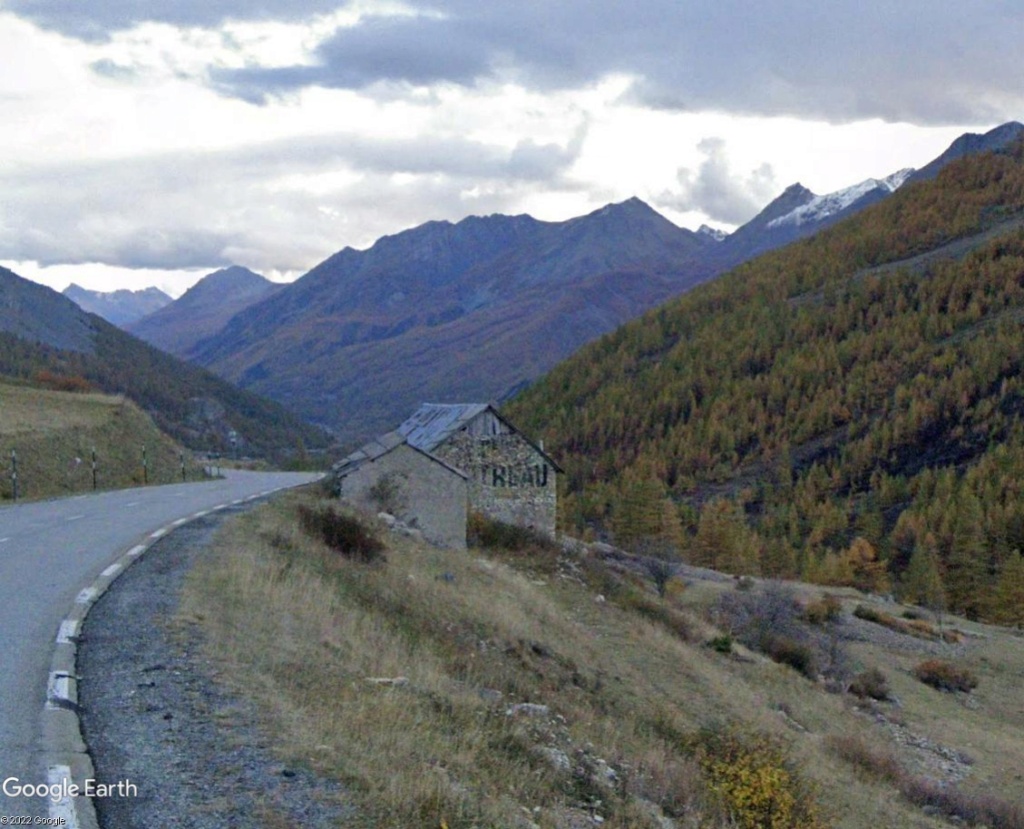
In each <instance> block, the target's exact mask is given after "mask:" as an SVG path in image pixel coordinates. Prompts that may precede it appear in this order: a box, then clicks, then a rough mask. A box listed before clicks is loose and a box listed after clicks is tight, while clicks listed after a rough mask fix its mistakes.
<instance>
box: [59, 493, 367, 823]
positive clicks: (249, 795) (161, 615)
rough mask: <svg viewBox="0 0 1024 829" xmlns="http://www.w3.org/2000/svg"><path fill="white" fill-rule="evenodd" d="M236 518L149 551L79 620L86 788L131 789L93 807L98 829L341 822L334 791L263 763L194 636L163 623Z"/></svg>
mask: <svg viewBox="0 0 1024 829" xmlns="http://www.w3.org/2000/svg"><path fill="white" fill-rule="evenodd" d="M238 511H239V510H225V511H223V512H222V513H220V514H218V515H215V516H209V517H207V518H203V519H200V520H197V521H193V522H191V523H189V524H187V525H185V526H183V527H181V528H179V529H178V530H176V531H175V532H173V533H171V534H170V535H168V536H166V537H165V538H163V539H161V540H160V541H159V542H157V543H156V544H154V545H153V546H152V547H151V548H150V549H149V551H148V552H147V553H146V555H145V556H143V557H142V558H141V559H140V560H139V561H137V562H136V563H135V564H133V565H132V566H131V567H130V568H129V569H128V570H127V571H126V572H125V573H124V574H123V575H122V576H121V577H120V578H118V580H117V581H116V582H115V583H114V584H113V585H112V586H111V588H110V590H109V591H107V593H106V594H105V595H104V596H103V597H102V598H101V599H100V600H99V601H97V603H96V604H95V605H94V606H93V608H92V610H91V611H90V613H89V616H88V618H87V619H86V622H85V625H84V627H83V631H82V635H81V639H80V641H79V645H78V673H79V675H80V677H81V679H80V683H79V702H80V705H81V706H82V710H81V712H80V717H81V722H82V731H83V735H84V737H85V740H86V743H87V745H88V746H89V751H90V754H91V755H92V759H93V764H94V766H95V769H96V777H97V780H98V781H99V782H100V783H101V784H107V785H112V786H113V785H116V784H117V783H127V782H129V781H130V784H131V787H129V786H127V785H123V786H122V787H121V790H120V792H118V791H117V790H116V789H112V790H111V794H110V796H107V797H97V798H96V800H95V805H96V809H97V813H98V815H99V820H100V826H101V827H103V829H134V827H139V829H150V827H154V826H160V827H167V828H173V827H188V829H228V828H230V829H249V827H253V829H255V828H256V827H271V828H272V829H273V827H286V826H287V827H295V826H302V827H328V826H343V825H345V824H346V822H347V820H346V819H347V818H348V817H350V816H351V815H352V809H351V807H350V806H349V805H348V804H347V803H346V798H345V792H344V790H343V788H342V787H341V786H340V785H339V784H338V783H336V782H333V781H328V780H324V779H321V778H319V777H318V776H317V775H315V774H314V773H313V772H311V771H310V770H308V769H305V768H302V767H293V766H285V765H283V764H282V762H281V761H280V760H279V759H276V758H275V757H274V756H273V755H272V753H271V752H270V750H269V748H268V745H267V741H266V738H265V736H264V735H263V734H262V733H261V730H260V728H259V725H258V723H257V719H256V716H255V712H254V710H253V709H252V707H251V705H249V704H248V703H247V702H246V701H244V700H241V699H239V698H238V697H237V696H235V695H233V694H231V693H230V692H229V691H228V690H226V688H225V687H223V686H222V684H221V683H218V681H217V679H218V670H217V667H216V666H215V665H213V664H211V663H210V662H209V661H208V660H207V659H206V658H205V657H204V656H203V654H202V647H201V645H202V641H201V637H200V632H199V631H198V630H197V629H196V628H195V627H194V626H189V625H184V624H182V623H180V622H175V621H174V617H175V613H176V610H177V605H178V597H179V594H180V591H181V586H182V583H183V580H184V577H185V574H186V573H187V572H188V570H189V568H190V567H191V565H192V563H193V562H194V561H195V560H196V558H197V557H198V556H200V555H202V552H203V550H204V549H205V547H206V545H207V544H208V543H209V542H210V540H211V539H212V537H213V535H214V532H215V531H216V528H217V526H218V525H219V524H220V522H221V521H222V520H224V519H225V518H229V517H230V516H231V515H232V514H237V513H238ZM132 787H133V788H132Z"/></svg>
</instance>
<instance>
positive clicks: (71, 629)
mask: <svg viewBox="0 0 1024 829" xmlns="http://www.w3.org/2000/svg"><path fill="white" fill-rule="evenodd" d="M76 636H78V620H77V619H65V620H64V621H63V622H61V623H60V630H59V631H58V632H57V644H58V645H68V644H71V640H72V639H74V638H75V637H76Z"/></svg>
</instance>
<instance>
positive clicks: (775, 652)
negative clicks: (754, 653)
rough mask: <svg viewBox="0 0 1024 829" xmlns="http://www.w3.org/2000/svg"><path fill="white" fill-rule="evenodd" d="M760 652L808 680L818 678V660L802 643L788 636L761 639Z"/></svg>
mask: <svg viewBox="0 0 1024 829" xmlns="http://www.w3.org/2000/svg"><path fill="white" fill-rule="evenodd" d="M761 650H762V651H764V653H765V654H767V655H768V656H769V657H770V658H771V659H773V660H774V661H776V662H779V663H781V664H783V665H789V667H791V668H793V669H794V670H796V671H799V672H800V673H802V674H803V675H804V676H805V677H807V678H808V679H816V678H817V676H818V660H817V659H816V658H815V655H814V651H813V650H812V649H811V648H810V647H809V646H808V645H805V644H803V643H802V642H797V641H796V640H795V639H790V638H789V637H788V636H766V637H764V638H763V639H762V642H761Z"/></svg>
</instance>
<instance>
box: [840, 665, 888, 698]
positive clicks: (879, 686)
mask: <svg viewBox="0 0 1024 829" xmlns="http://www.w3.org/2000/svg"><path fill="white" fill-rule="evenodd" d="M850 693H851V694H853V695H854V696H858V697H860V698H861V699H864V698H865V697H870V698H871V699H877V700H887V699H889V680H888V678H887V677H886V675H885V674H883V673H882V672H881V671H880V670H878V668H870V669H868V670H866V671H862V672H861V673H859V674H857V676H855V677H854V678H853V682H851V683H850Z"/></svg>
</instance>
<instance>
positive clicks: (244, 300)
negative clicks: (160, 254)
mask: <svg viewBox="0 0 1024 829" xmlns="http://www.w3.org/2000/svg"><path fill="white" fill-rule="evenodd" d="M279 288H280V286H279V285H277V284H276V283H273V282H271V281H270V280H269V279H266V278H265V277H263V276H261V275H260V274H258V273H255V272H253V271H251V270H249V269H248V268H243V267H241V266H238V265H232V266H231V267H228V268H222V269H221V270H218V271H214V272H213V273H209V274H207V275H206V276H204V277H203V278H202V279H200V280H199V281H198V282H197V283H196V284H195V285H193V286H192V287H191V288H189V289H188V290H187V291H186V292H185V293H184V294H182V295H181V296H180V297H178V299H176V300H174V301H173V302H170V303H168V304H167V305H165V306H163V307H161V308H159V309H158V310H156V311H154V312H153V313H151V314H148V315H146V316H144V317H141V318H140V319H138V320H135V321H134V322H132V323H131V324H129V325H124V326H122V327H123V328H124V329H125V330H126V331H128V332H129V333H131V334H133V335H135V336H137V337H139V338H140V339H142V340H145V341H146V342H148V343H149V344H150V345H154V346H156V347H157V348H160V349H162V350H163V351H167V352H169V353H171V354H174V355H175V356H178V357H186V358H187V357H188V356H189V354H190V353H191V352H192V350H193V349H194V348H195V346H196V344H197V343H199V342H200V341H201V340H203V339H205V338H207V337H209V336H211V335H213V334H215V333H216V332H217V331H219V330H220V329H221V328H223V327H224V325H225V324H226V323H227V322H228V320H230V319H231V317H233V316H234V315H235V314H237V313H238V312H240V311H242V310H244V309H245V308H248V307H249V306H250V305H252V304H253V303H255V302H258V301H259V300H261V299H264V298H265V297H267V296H269V295H270V294H272V293H273V292H275V291H277V290H279Z"/></svg>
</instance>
